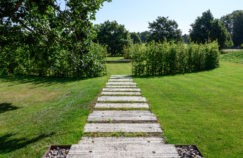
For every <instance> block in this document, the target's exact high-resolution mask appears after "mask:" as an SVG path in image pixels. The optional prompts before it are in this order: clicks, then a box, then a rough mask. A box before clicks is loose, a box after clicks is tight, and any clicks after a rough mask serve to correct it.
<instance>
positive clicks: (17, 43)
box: [0, 0, 110, 77]
mask: <svg viewBox="0 0 243 158" xmlns="http://www.w3.org/2000/svg"><path fill="white" fill-rule="evenodd" d="M105 1H110V0H89V1H86V0H80V1H77V0H66V3H67V6H68V7H67V9H66V10H61V9H60V6H59V3H58V2H57V0H38V1H37V0H11V1H5V0H0V32H1V34H0V39H1V41H0V42H1V46H0V49H1V54H0V68H2V70H4V71H5V72H6V73H14V74H17V73H19V74H31V75H39V76H48V75H50V73H49V72H50V71H52V72H53V73H52V74H54V75H55V74H59V76H62V75H63V74H64V73H65V72H67V73H66V74H67V75H65V76H72V77H74V76H75V77H92V76H96V75H98V74H99V73H100V71H101V69H100V70H98V69H95V68H94V66H91V65H92V61H94V60H95V58H92V56H91V55H90V53H91V52H92V53H93V50H94V49H92V47H96V45H93V44H92V38H93V34H94V31H93V24H92V20H94V19H95V13H96V11H97V10H98V9H99V8H100V7H101V5H102V4H103V2H105ZM6 30H7V31H6ZM12 41H14V42H12ZM91 50H92V51H91ZM6 54H7V55H6ZM9 57H12V58H13V59H11V60H8V58H9ZM93 59H94V60H93ZM2 61H4V64H2ZM94 69H95V70H94ZM0 72H1V70H0ZM2 72H3V71H2ZM90 72H94V73H93V74H92V73H90ZM48 73H49V74H48ZM52 74H51V75H52ZM69 74H71V75H69Z"/></svg>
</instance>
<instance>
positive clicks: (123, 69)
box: [106, 63, 132, 76]
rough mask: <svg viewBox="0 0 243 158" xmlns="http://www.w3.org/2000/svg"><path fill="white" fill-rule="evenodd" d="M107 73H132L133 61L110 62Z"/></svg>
mask: <svg viewBox="0 0 243 158" xmlns="http://www.w3.org/2000/svg"><path fill="white" fill-rule="evenodd" d="M106 65H107V74H108V76H109V75H132V65H131V63H108V64H106Z"/></svg>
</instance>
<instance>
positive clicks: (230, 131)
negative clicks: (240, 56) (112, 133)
mask: <svg viewBox="0 0 243 158" xmlns="http://www.w3.org/2000/svg"><path fill="white" fill-rule="evenodd" d="M135 81H136V82H137V83H138V86H139V87H140V88H141V90H142V93H143V95H144V96H145V97H146V98H147V99H148V101H149V103H150V106H151V110H152V112H153V113H155V114H156V115H157V117H158V119H159V122H160V123H161V126H162V128H163V130H164V137H165V139H166V140H167V141H168V143H171V144H195V145H197V146H198V147H199V149H200V150H201V152H202V153H203V155H204V156H205V157H208V158H239V157H242V155H243V148H242V146H243V126H242V125H243V124H242V123H243V65H242V64H235V63H229V62H221V64H220V68H218V69H215V70H212V71H206V72H200V73H192V74H185V75H176V76H167V77H154V78H136V79H135Z"/></svg>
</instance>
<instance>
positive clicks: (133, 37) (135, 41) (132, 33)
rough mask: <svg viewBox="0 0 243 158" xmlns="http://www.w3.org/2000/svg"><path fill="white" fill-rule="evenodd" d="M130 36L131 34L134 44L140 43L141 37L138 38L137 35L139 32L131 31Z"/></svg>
mask: <svg viewBox="0 0 243 158" xmlns="http://www.w3.org/2000/svg"><path fill="white" fill-rule="evenodd" d="M130 36H131V39H132V42H133V43H134V44H139V43H142V41H141V38H140V36H139V33H136V32H131V33H130Z"/></svg>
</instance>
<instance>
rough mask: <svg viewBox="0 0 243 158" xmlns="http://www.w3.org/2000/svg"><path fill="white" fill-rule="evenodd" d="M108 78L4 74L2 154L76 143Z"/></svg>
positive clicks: (35, 152) (22, 156)
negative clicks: (59, 77) (26, 76)
mask: <svg viewBox="0 0 243 158" xmlns="http://www.w3.org/2000/svg"><path fill="white" fill-rule="evenodd" d="M106 80H107V78H106V77H101V78H93V79H86V80H68V79H45V78H37V77H29V78H23V77H21V78H0V94H1V95H0V129H1V130H0V157H2V158H6V157H14V158H16V157H18V158H26V157H31V158H34V157H36V158H37V157H38V158H39V157H41V156H42V155H43V154H44V152H45V151H46V149H47V147H48V146H49V145H52V144H63V145H65V144H75V143H78V140H79V139H80V138H81V136H82V131H83V127H84V124H85V123H86V117H87V116H88V114H89V109H91V106H92V104H93V103H94V102H95V100H96V96H97V95H98V94H99V92H100V91H101V89H102V87H104V85H105V82H106Z"/></svg>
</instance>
